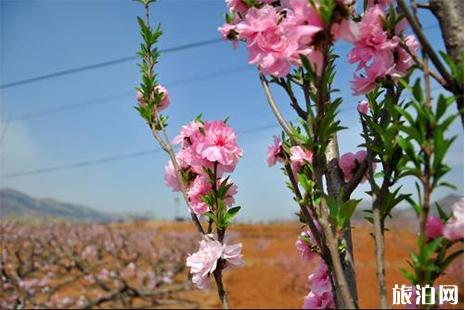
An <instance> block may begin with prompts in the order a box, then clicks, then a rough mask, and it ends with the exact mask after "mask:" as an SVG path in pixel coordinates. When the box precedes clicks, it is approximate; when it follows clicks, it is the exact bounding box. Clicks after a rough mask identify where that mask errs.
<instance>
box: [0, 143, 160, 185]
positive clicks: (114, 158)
mask: <svg viewBox="0 0 465 310" xmlns="http://www.w3.org/2000/svg"><path fill="white" fill-rule="evenodd" d="M160 152H161V149H151V150H145V151H139V152H133V153H128V154H122V155H117V156H110V157H103V158H99V159H94V160H88V161H80V162H76V163H72V164H68V165H60V166H53V167H47V168H41V169H34V170H29V171H24V172H17V173H7V174H2V175H0V178H5V179H8V178H15V177H21V176H27V175H35V174H44V173H49V172H54V171H60V170H68V169H75V168H82V167H88V166H95V165H101V164H105V163H108V162H112V161H120V160H124V159H128V158H133V157H140V156H145V155H149V154H155V153H160Z"/></svg>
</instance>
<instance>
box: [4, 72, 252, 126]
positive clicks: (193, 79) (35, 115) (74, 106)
mask: <svg viewBox="0 0 465 310" xmlns="http://www.w3.org/2000/svg"><path fill="white" fill-rule="evenodd" d="M251 69H255V67H253V66H250V65H243V66H238V67H234V68H229V69H225V70H217V71H214V72H210V73H206V74H199V75H196V76H192V77H188V78H184V79H178V80H174V81H172V82H168V83H167V84H166V85H167V86H169V87H170V88H173V87H176V86H180V85H184V84H189V83H194V82H200V81H206V80H211V79H215V78H218V77H221V76H225V75H230V74H235V73H238V72H243V71H248V70H251ZM130 96H133V97H134V96H135V91H134V90H127V91H124V92H119V93H116V94H113V95H108V96H102V97H98V98H94V99H91V100H87V101H83V102H79V103H75V104H66V105H60V106H56V107H52V108H49V109H43V110H39V111H36V112H31V113H26V114H23V115H19V116H17V117H13V118H12V119H11V121H12V122H16V121H21V120H27V119H32V118H39V117H42V116H48V115H50V114H55V113H61V112H66V111H69V110H75V109H80V108H83V107H88V106H93V105H99V104H103V103H108V102H111V101H114V100H118V99H121V98H125V97H130Z"/></svg>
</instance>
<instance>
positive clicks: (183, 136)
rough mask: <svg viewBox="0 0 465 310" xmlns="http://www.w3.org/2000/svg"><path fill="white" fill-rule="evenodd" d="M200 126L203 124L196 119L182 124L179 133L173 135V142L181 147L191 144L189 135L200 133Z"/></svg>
mask: <svg viewBox="0 0 465 310" xmlns="http://www.w3.org/2000/svg"><path fill="white" fill-rule="evenodd" d="M202 127H203V124H202V123H201V122H200V121H196V120H194V121H192V122H190V123H189V124H187V125H184V126H182V127H181V132H180V133H179V135H177V136H176V137H174V139H173V144H181V145H182V146H183V147H186V146H189V145H191V144H192V142H191V137H192V136H194V135H198V134H200V128H202ZM185 142H186V143H185Z"/></svg>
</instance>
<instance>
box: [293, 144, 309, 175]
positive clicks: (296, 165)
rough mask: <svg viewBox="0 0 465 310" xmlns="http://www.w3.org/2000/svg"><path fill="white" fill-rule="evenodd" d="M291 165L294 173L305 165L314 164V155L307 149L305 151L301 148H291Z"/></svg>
mask: <svg viewBox="0 0 465 310" xmlns="http://www.w3.org/2000/svg"><path fill="white" fill-rule="evenodd" d="M290 151H291V156H290V158H289V159H290V160H291V165H292V170H293V171H298V170H300V168H302V166H303V165H305V163H310V164H311V163H312V161H313V153H312V152H311V151H309V150H307V149H303V148H302V147H301V146H293V147H291V150H290Z"/></svg>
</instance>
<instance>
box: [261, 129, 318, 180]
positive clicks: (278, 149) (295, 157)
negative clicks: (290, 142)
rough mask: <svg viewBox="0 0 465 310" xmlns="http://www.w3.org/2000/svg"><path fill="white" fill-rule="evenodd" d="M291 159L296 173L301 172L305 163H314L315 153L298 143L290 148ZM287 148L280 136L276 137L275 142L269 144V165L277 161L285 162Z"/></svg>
mask: <svg viewBox="0 0 465 310" xmlns="http://www.w3.org/2000/svg"><path fill="white" fill-rule="evenodd" d="M288 152H289V154H288V157H289V160H290V162H291V168H292V171H293V172H294V173H297V172H299V171H300V170H301V169H302V167H303V166H304V165H305V164H312V160H313V153H312V152H311V151H309V150H307V149H306V148H304V147H302V146H300V145H297V146H292V147H291V148H290V149H289V151H288ZM284 156H285V150H284V148H283V142H282V141H281V139H280V138H279V137H274V143H273V144H270V145H268V153H267V156H266V161H267V163H268V166H270V167H271V166H274V165H276V163H277V162H284Z"/></svg>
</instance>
